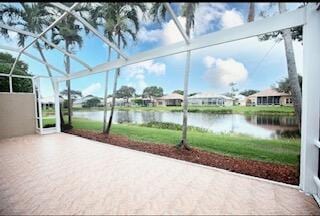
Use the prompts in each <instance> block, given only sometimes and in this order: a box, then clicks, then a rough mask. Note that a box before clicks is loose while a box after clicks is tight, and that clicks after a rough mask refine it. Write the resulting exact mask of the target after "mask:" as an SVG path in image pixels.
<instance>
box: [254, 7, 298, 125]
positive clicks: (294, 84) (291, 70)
mask: <svg viewBox="0 0 320 216" xmlns="http://www.w3.org/2000/svg"><path fill="white" fill-rule="evenodd" d="M278 9H279V12H280V13H285V12H286V11H287V9H286V5H285V3H278ZM254 14H255V6H254V3H250V5H249V12H248V22H251V21H254ZM280 34H281V35H282V38H283V40H284V45H285V52H286V60H287V70H288V78H289V83H290V89H291V93H292V96H293V105H294V109H295V113H296V119H297V122H298V126H299V129H300V128H301V127H300V124H301V104H302V95H301V87H300V84H299V77H298V73H297V67H296V62H295V58H294V50H293V44H292V33H291V30H290V29H284V30H281V31H280ZM275 35H277V34H275Z"/></svg>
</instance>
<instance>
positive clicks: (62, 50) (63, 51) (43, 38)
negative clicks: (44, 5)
mask: <svg viewBox="0 0 320 216" xmlns="http://www.w3.org/2000/svg"><path fill="white" fill-rule="evenodd" d="M0 28H4V29H7V30H10V31H13V32H17V33H20V34H24V35H27V36H30V37H33V38H37V35H36V34H34V33H32V32H28V31H24V30H21V29H17V28H14V27H12V26H8V25H5V24H3V23H0ZM39 39H40V40H42V41H43V42H45V43H47V44H49V45H50V46H52V47H53V48H55V49H57V50H59V51H60V52H62V53H63V54H65V55H67V56H69V57H70V58H72V59H73V60H75V61H77V62H79V63H80V64H82V65H83V66H84V67H86V68H87V69H89V70H91V67H90V65H88V64H87V63H85V62H84V61H82V60H81V59H79V58H78V57H77V56H76V55H74V54H72V53H70V52H67V51H66V50H65V49H63V48H61V47H59V46H58V45H55V44H54V43H52V42H51V41H49V40H47V39H46V38H45V37H43V36H41V37H40V38H39ZM24 53H25V52H24Z"/></svg>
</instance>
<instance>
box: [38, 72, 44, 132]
mask: <svg viewBox="0 0 320 216" xmlns="http://www.w3.org/2000/svg"><path fill="white" fill-rule="evenodd" d="M37 83H38V85H37V86H38V110H39V130H40V134H42V132H43V122H42V105H41V90H40V78H38V79H37Z"/></svg>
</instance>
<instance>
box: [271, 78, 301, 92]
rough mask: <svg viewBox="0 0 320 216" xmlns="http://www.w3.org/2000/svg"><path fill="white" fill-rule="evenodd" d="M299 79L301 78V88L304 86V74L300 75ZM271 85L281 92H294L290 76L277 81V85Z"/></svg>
mask: <svg viewBox="0 0 320 216" xmlns="http://www.w3.org/2000/svg"><path fill="white" fill-rule="evenodd" d="M298 79H299V85H300V88H302V76H301V75H298ZM271 87H272V88H273V89H275V90H277V91H279V92H285V93H291V92H292V90H291V85H290V80H289V78H288V77H287V78H285V79H283V80H280V81H279V82H277V85H273V86H271Z"/></svg>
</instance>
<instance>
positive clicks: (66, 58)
mask: <svg viewBox="0 0 320 216" xmlns="http://www.w3.org/2000/svg"><path fill="white" fill-rule="evenodd" d="M65 44H66V51H67V52H69V43H68V42H66V43H65ZM64 57H65V62H64V63H65V68H66V72H67V74H70V57H69V56H67V55H65V56H64ZM66 85H67V92H68V124H69V126H71V125H72V122H71V107H72V101H71V82H70V80H67V81H66Z"/></svg>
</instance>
